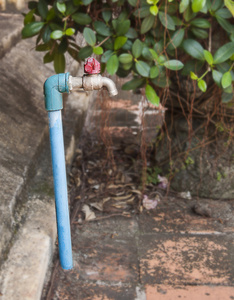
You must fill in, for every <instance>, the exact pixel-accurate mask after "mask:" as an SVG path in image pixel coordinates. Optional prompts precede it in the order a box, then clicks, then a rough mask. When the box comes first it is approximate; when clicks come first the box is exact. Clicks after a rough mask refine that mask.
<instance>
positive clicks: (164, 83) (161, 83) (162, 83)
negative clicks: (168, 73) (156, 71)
mask: <svg viewBox="0 0 234 300" xmlns="http://www.w3.org/2000/svg"><path fill="white" fill-rule="evenodd" d="M151 81H152V82H153V84H155V85H156V86H158V87H161V88H165V87H168V86H169V85H170V80H169V79H168V78H166V77H164V76H159V77H157V78H155V79H151Z"/></svg>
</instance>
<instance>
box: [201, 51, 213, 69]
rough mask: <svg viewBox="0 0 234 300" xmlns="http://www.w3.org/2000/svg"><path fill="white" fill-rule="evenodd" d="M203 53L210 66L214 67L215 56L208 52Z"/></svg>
mask: <svg viewBox="0 0 234 300" xmlns="http://www.w3.org/2000/svg"><path fill="white" fill-rule="evenodd" d="M203 53H204V57H205V60H206V61H207V62H208V64H209V65H213V61H214V59H213V55H212V54H211V53H210V52H209V51H207V50H204V51H203Z"/></svg>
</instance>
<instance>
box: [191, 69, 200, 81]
mask: <svg viewBox="0 0 234 300" xmlns="http://www.w3.org/2000/svg"><path fill="white" fill-rule="evenodd" d="M190 77H191V79H192V80H197V79H198V77H197V75H196V74H195V73H194V72H192V71H190Z"/></svg>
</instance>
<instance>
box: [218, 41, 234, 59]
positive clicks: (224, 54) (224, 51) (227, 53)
mask: <svg viewBox="0 0 234 300" xmlns="http://www.w3.org/2000/svg"><path fill="white" fill-rule="evenodd" d="M233 53H234V42H230V43H227V44H225V45H223V46H222V47H221V48H219V49H218V50H217V51H216V52H215V55H214V64H220V63H222V62H224V61H226V60H228V59H229V58H230V57H231V56H232V54H233Z"/></svg>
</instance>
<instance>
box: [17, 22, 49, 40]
mask: <svg viewBox="0 0 234 300" xmlns="http://www.w3.org/2000/svg"><path fill="white" fill-rule="evenodd" d="M43 26H44V22H32V23H29V24H27V25H25V26H24V28H23V30H22V37H23V38H29V37H32V36H34V35H36V34H37V33H38V32H39V31H40V30H41V29H42V27H43Z"/></svg>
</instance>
